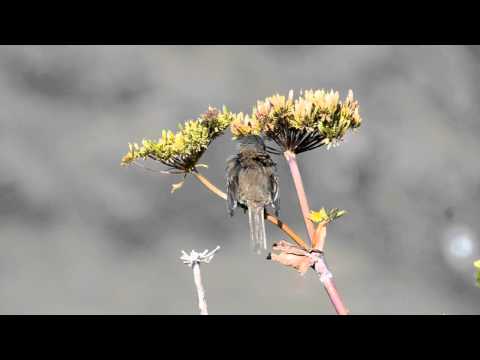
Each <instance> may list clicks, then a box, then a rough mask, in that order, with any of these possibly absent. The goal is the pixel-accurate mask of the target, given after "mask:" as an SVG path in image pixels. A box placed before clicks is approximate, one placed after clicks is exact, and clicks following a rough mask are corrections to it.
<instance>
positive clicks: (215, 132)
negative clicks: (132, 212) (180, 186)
mask: <svg viewBox="0 0 480 360" xmlns="http://www.w3.org/2000/svg"><path fill="white" fill-rule="evenodd" d="M234 118H235V115H234V114H231V113H230V112H229V111H228V110H227V109H226V108H225V107H224V108H223V111H222V112H220V111H218V110H217V109H216V108H212V107H209V108H208V111H207V112H205V113H204V114H202V115H201V116H200V117H199V118H198V119H196V120H188V121H186V122H185V123H184V124H183V125H179V128H180V129H179V131H178V132H176V133H174V132H172V131H170V130H163V131H162V136H161V137H160V139H159V140H158V141H154V140H143V141H142V144H141V145H138V144H137V143H133V144H130V143H129V144H128V145H129V152H128V153H127V154H126V155H125V156H124V157H123V158H122V165H128V164H130V163H132V162H133V161H135V160H137V159H147V158H150V159H153V160H157V161H160V162H161V163H163V164H165V165H167V166H169V167H170V168H172V169H177V170H180V171H182V172H190V171H192V170H194V168H195V165H196V164H197V162H198V160H199V159H200V157H201V156H202V155H203V153H204V152H205V150H206V149H207V147H208V145H209V144H210V143H211V142H212V141H213V140H214V139H215V138H216V137H218V136H219V135H221V134H222V133H223V132H224V130H225V129H226V128H228V127H229V126H230V124H231V122H232V120H233V119H234Z"/></svg>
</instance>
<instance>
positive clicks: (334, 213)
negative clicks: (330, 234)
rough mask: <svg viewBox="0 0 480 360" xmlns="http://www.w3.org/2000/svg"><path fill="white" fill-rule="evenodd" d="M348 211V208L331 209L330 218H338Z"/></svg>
mask: <svg viewBox="0 0 480 360" xmlns="http://www.w3.org/2000/svg"><path fill="white" fill-rule="evenodd" d="M346 213H347V211H346V210H339V209H333V210H331V211H330V220H335V219H338V218H339V217H342V216H343V215H345V214H346Z"/></svg>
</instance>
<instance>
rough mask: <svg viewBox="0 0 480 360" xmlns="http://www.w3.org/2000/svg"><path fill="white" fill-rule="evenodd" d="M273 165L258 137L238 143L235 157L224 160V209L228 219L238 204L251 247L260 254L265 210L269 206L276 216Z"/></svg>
mask: <svg viewBox="0 0 480 360" xmlns="http://www.w3.org/2000/svg"><path fill="white" fill-rule="evenodd" d="M276 170H277V169H276V164H275V162H273V160H272V159H271V157H270V155H269V154H268V152H267V151H266V147H265V143H264V142H263V139H262V138H261V137H259V136H254V135H251V136H245V137H242V138H240V139H239V140H238V153H237V154H236V155H234V156H231V157H230V158H228V159H227V166H226V182H227V209H228V212H229V214H230V216H233V213H234V210H235V208H236V207H237V205H238V204H240V206H242V207H243V208H244V210H245V211H246V210H247V209H248V221H249V225H250V238H251V247H252V250H253V251H254V252H256V253H257V254H260V253H261V251H262V249H263V250H266V249H267V239H266V234H265V221H264V219H265V207H266V206H268V205H272V206H273V207H274V209H275V214H276V215H277V216H278V211H279V206H280V198H279V186H278V176H277V175H276Z"/></svg>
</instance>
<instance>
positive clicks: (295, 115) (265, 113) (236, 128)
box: [231, 90, 362, 153]
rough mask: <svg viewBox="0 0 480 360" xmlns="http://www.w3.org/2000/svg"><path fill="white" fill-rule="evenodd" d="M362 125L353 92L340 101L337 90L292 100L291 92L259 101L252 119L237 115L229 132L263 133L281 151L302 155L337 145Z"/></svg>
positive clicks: (320, 91)
mask: <svg viewBox="0 0 480 360" xmlns="http://www.w3.org/2000/svg"><path fill="white" fill-rule="evenodd" d="M361 122H362V119H361V117H360V114H359V112H358V101H356V100H354V98H353V92H352V90H349V92H348V96H347V98H346V99H345V100H344V101H343V102H342V101H341V100H340V96H339V93H338V91H337V92H334V91H333V90H331V91H330V92H326V91H325V90H316V91H314V90H307V91H305V92H304V93H303V96H302V94H301V96H300V97H299V98H298V99H296V100H294V99H293V91H292V90H290V92H289V95H288V97H285V96H281V95H279V94H276V95H274V96H271V97H268V98H266V99H265V100H264V101H258V102H257V106H256V107H254V109H253V112H252V115H251V116H248V115H246V116H243V114H242V113H240V114H238V115H236V117H235V119H234V120H233V121H232V124H231V131H232V134H233V135H234V137H240V136H245V135H252V134H253V135H259V134H264V135H265V136H266V137H267V138H270V139H271V140H273V141H274V142H275V143H277V145H278V146H280V148H281V150H282V151H286V150H290V151H292V152H294V153H301V152H304V151H308V150H312V149H314V148H316V147H319V146H322V145H327V147H330V146H332V145H336V144H337V143H338V142H339V141H341V140H342V139H343V137H344V135H345V134H346V132H347V130H349V129H355V128H357V127H359V126H360V124H361Z"/></svg>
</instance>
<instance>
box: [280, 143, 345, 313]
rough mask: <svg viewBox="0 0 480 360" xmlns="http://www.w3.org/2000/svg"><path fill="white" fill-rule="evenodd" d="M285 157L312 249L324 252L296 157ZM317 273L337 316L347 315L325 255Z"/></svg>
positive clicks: (320, 260) (320, 261)
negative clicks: (315, 248) (319, 247)
mask: <svg viewBox="0 0 480 360" xmlns="http://www.w3.org/2000/svg"><path fill="white" fill-rule="evenodd" d="M284 156H285V159H286V160H287V163H288V165H289V167H290V172H291V174H292V178H293V182H294V184H295V189H296V190H297V196H298V201H299V203H300V208H301V210H302V214H303V219H304V221H305V226H306V227H307V232H308V235H309V237H310V242H311V244H312V247H313V246H317V248H318V245H320V246H321V249H319V250H323V241H321V242H320V243H319V244H317V242H318V239H317V238H318V235H317V236H315V227H314V226H313V223H312V221H311V220H310V219H309V216H310V206H309V205H308V199H307V195H306V193H305V188H304V187H303V181H302V176H301V175H300V170H299V168H298V164H297V159H296V156H295V154H294V153H293V152H291V151H285V153H284ZM315 272H316V273H317V274H318V275H319V276H320V280H321V282H322V284H323V286H324V287H325V290H326V291H327V294H328V297H329V298H330V301H331V302H332V304H333V306H334V307H335V310H336V312H337V314H339V315H347V314H348V310H347V308H346V307H345V305H344V304H343V301H342V299H341V298H340V295H339V294H338V291H337V289H336V287H335V284H334V282H333V278H332V273H331V272H330V270H329V269H328V267H327V264H326V263H325V261H324V258H323V255H322V256H320V257H319V258H318V260H317V261H316V262H315Z"/></svg>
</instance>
